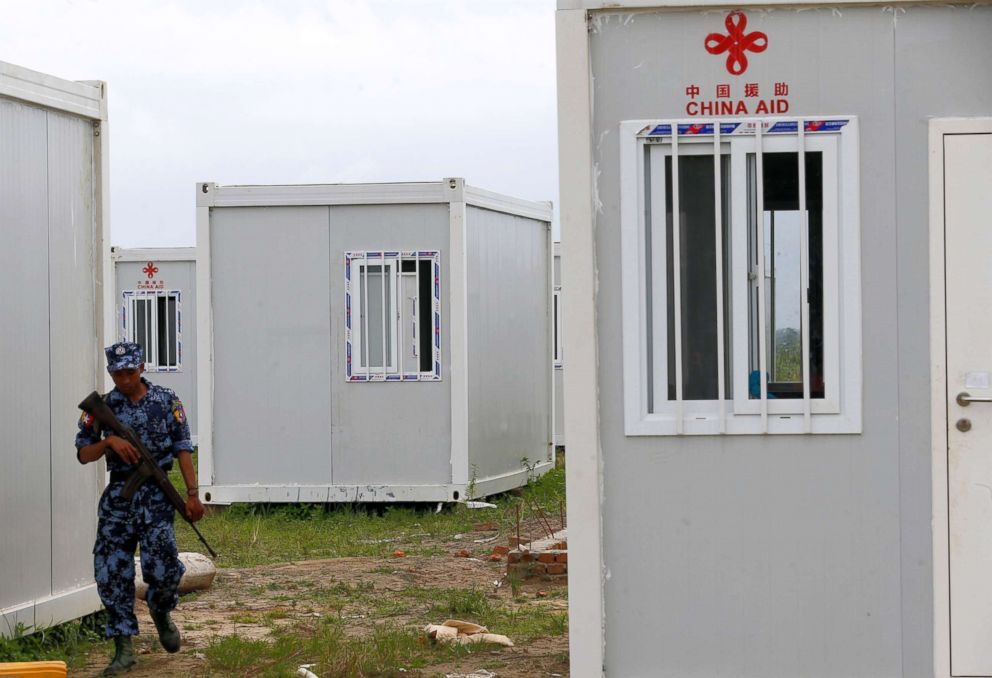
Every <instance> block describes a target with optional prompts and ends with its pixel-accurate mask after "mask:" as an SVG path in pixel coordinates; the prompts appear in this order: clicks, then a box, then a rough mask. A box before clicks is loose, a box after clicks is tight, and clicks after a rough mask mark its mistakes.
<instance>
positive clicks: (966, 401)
mask: <svg viewBox="0 0 992 678" xmlns="http://www.w3.org/2000/svg"><path fill="white" fill-rule="evenodd" d="M955 400H956V401H957V403H958V405H960V406H961V407H968V405H970V404H972V403H992V396H973V395H971V394H970V393H968V392H967V391H961V393H958V397H957V398H955Z"/></svg>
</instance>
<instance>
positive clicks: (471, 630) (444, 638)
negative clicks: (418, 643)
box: [424, 619, 513, 647]
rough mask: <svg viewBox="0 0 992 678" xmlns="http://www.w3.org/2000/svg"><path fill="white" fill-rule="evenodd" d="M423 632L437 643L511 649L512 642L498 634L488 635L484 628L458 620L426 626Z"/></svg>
mask: <svg viewBox="0 0 992 678" xmlns="http://www.w3.org/2000/svg"><path fill="white" fill-rule="evenodd" d="M424 631H425V632H426V633H427V635H428V636H430V638H431V640H434V641H437V642H438V643H454V644H457V645H469V644H471V643H493V644H494V645H503V646H505V647H513V641H512V640H510V639H509V638H507V637H506V636H504V635H501V634H499V633H489V629H487V628H486V627H485V626H479V625H478V624H473V623H472V622H467V621H461V620H459V619H448V620H447V621H445V622H444V623H443V624H428V625H427V626H425V627H424Z"/></svg>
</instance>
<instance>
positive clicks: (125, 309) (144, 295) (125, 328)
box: [121, 290, 183, 372]
mask: <svg viewBox="0 0 992 678" xmlns="http://www.w3.org/2000/svg"><path fill="white" fill-rule="evenodd" d="M168 297H175V298H176V314H175V318H174V324H175V328H176V364H175V365H160V364H159V363H158V355H159V352H158V299H159V298H168ZM122 298H123V303H122V304H121V339H122V340H123V341H136V340H137V338H136V334H135V329H136V328H135V325H134V322H133V319H134V317H135V311H134V309H135V305H136V304H137V303H138V301H139V300H141V301H142V302H147V301H148V300H152V303H151V306H152V307H153V311H154V312H153V313H151V333H150V335H149V337H148V345H147V346H145V372H180V371H182V366H183V322H182V318H183V312H182V292H181V291H180V290H125V291H124V292H123V294H122Z"/></svg>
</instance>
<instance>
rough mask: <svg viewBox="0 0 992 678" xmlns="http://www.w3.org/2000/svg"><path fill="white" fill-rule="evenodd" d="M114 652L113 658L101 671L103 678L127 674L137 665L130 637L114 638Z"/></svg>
mask: <svg viewBox="0 0 992 678" xmlns="http://www.w3.org/2000/svg"><path fill="white" fill-rule="evenodd" d="M114 650H115V652H114V658H113V659H112V660H111V661H110V664H108V665H107V668H105V669H104V670H103V675H105V676H113V675H116V674H118V673H127V672H128V671H130V670H131V667H132V666H134V665H135V663H137V660H136V659H135V658H134V648H133V647H131V636H114Z"/></svg>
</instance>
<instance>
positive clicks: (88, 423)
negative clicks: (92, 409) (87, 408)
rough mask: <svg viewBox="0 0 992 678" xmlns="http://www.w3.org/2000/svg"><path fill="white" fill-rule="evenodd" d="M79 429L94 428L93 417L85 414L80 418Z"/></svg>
mask: <svg viewBox="0 0 992 678" xmlns="http://www.w3.org/2000/svg"><path fill="white" fill-rule="evenodd" d="M79 428H93V416H92V415H90V414H89V413H87V412H83V416H81V417H80V418H79Z"/></svg>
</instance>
